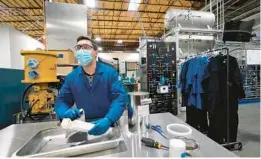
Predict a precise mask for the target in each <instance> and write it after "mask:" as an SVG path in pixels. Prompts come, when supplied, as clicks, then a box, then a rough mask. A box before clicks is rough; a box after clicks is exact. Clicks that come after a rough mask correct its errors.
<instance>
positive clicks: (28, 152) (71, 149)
mask: <svg viewBox="0 0 261 159" xmlns="http://www.w3.org/2000/svg"><path fill="white" fill-rule="evenodd" d="M67 133H68V132H67V130H65V129H61V128H52V129H47V130H43V131H40V132H38V133H37V134H36V135H35V136H34V137H32V138H31V139H30V140H29V141H28V142H26V143H25V144H24V145H23V146H22V147H21V148H20V149H19V150H17V151H16V152H15V153H14V154H13V155H12V157H69V156H78V155H83V154H87V153H92V152H97V151H102V150H107V149H112V148H115V147H117V146H118V145H119V142H120V141H122V140H123V137H122V135H121V132H120V129H119V128H118V127H115V128H112V129H111V131H109V132H108V133H106V134H105V135H102V136H98V137H95V136H88V135H87V133H86V132H79V131H71V132H69V133H70V135H69V136H67V138H66V134H67Z"/></svg>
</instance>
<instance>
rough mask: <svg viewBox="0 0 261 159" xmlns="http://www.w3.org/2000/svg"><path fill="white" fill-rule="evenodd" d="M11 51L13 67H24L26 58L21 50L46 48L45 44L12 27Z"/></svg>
mask: <svg viewBox="0 0 261 159" xmlns="http://www.w3.org/2000/svg"><path fill="white" fill-rule="evenodd" d="M9 34H10V46H11V47H10V52H11V68H14V69H23V68H24V59H23V56H21V54H20V52H21V50H36V49H37V48H41V49H43V48H44V45H43V44H42V43H41V42H39V41H37V40H35V39H34V38H32V37H30V36H28V35H26V34H24V33H22V32H20V31H18V30H16V29H15V28H13V27H10V31H9Z"/></svg>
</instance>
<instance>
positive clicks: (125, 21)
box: [92, 19, 164, 24]
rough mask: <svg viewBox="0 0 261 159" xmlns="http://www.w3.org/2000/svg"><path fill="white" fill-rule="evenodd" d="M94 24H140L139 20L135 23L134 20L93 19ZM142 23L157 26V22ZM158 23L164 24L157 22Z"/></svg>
mask: <svg viewBox="0 0 261 159" xmlns="http://www.w3.org/2000/svg"><path fill="white" fill-rule="evenodd" d="M92 22H118V23H122V22H123V23H139V21H138V20H136V21H133V20H108V19H92ZM142 23H149V24H155V22H151V21H142ZM156 23H159V24H164V22H156Z"/></svg>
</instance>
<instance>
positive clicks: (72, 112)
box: [63, 108, 81, 120]
mask: <svg viewBox="0 0 261 159" xmlns="http://www.w3.org/2000/svg"><path fill="white" fill-rule="evenodd" d="M80 116H81V113H80V111H79V109H77V108H71V109H69V110H67V111H66V112H65V113H64V114H63V118H70V119H71V120H74V119H77V118H79V117H80Z"/></svg>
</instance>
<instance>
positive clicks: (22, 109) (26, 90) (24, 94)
mask: <svg viewBox="0 0 261 159" xmlns="http://www.w3.org/2000/svg"><path fill="white" fill-rule="evenodd" d="M34 85H35V84H30V85H29V86H27V87H26V89H25V90H24V92H23V95H22V98H21V102H20V107H21V112H24V111H25V110H26V109H25V107H24V100H25V96H26V94H27V92H28V90H29V89H30V88H31V87H32V86H34Z"/></svg>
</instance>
